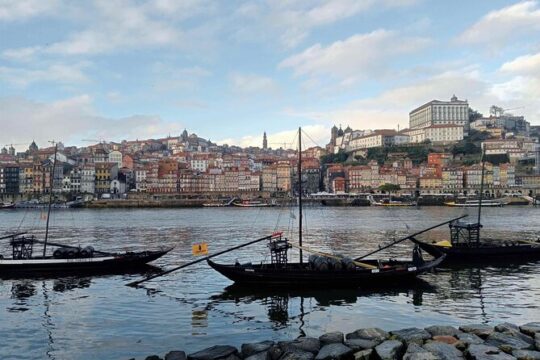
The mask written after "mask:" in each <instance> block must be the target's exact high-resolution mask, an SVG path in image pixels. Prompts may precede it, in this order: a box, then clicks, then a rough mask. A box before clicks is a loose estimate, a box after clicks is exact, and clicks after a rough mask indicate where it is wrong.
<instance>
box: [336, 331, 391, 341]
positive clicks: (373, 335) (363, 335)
mask: <svg viewBox="0 0 540 360" xmlns="http://www.w3.org/2000/svg"><path fill="white" fill-rule="evenodd" d="M346 338H347V339H365V340H373V341H379V342H382V341H384V340H386V339H388V333H387V332H386V331H384V330H381V329H379V328H367V329H358V330H356V331H354V332H352V333H349V334H347V336H346Z"/></svg>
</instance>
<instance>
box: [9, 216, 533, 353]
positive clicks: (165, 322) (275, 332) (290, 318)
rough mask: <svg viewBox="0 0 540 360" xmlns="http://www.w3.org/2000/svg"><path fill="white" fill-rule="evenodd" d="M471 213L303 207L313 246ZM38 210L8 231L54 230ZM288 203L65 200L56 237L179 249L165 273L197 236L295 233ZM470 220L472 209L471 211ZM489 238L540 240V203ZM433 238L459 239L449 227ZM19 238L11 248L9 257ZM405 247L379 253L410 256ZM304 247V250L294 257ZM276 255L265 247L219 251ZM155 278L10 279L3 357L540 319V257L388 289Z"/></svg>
mask: <svg viewBox="0 0 540 360" xmlns="http://www.w3.org/2000/svg"><path fill="white" fill-rule="evenodd" d="M468 211H470V212H471V216H472V215H473V214H474V210H472V209H471V210H463V209H455V208H444V207H421V208H392V209H388V208H374V207H362V208H325V207H309V208H306V209H305V213H306V228H305V238H304V245H305V246H307V247H310V248H313V249H319V250H324V251H327V252H339V253H343V254H350V255H361V254H363V253H366V252H368V251H370V250H373V249H376V248H377V247H378V246H379V244H384V243H386V242H388V241H389V240H391V239H395V238H399V237H400V236H404V235H406V234H408V233H411V232H413V231H414V230H420V229H422V228H425V227H428V226H431V225H434V224H437V223H439V222H442V221H444V220H447V219H449V218H452V217H456V216H460V215H462V214H464V213H467V212H468ZM40 215H41V214H40V212H39V210H29V211H20V210H14V211H2V212H0V234H5V233H7V232H12V231H17V230H18V229H21V230H25V231H30V232H32V233H35V234H43V232H44V231H43V229H44V221H43V219H42V217H41V216H40ZM296 217H297V215H295V212H294V211H293V210H291V209H289V208H259V209H241V208H201V209H149V210H142V209H141V210H139V209H138V210H123V209H114V210H112V209H111V210H58V211H56V212H53V216H52V218H51V223H52V227H51V232H50V234H51V235H50V239H51V240H53V239H54V240H53V241H55V242H61V243H65V244H72V245H93V246H94V247H95V248H98V249H102V250H118V251H124V250H141V249H147V248H155V247H158V246H161V245H165V246H175V249H174V250H173V251H172V252H171V253H170V254H168V255H167V256H165V257H163V258H161V259H159V260H158V261H156V262H155V263H154V265H155V266H158V267H161V268H163V269H166V268H170V267H173V266H175V265H178V264H181V263H183V262H186V261H190V260H193V259H194V257H193V256H192V255H191V245H192V244H195V243H200V242H206V243H208V246H209V251H210V253H212V252H217V251H219V250H222V249H226V248H228V247H231V246H234V245H237V244H241V243H243V242H246V241H249V240H252V239H255V238H259V237H262V236H265V235H268V234H270V233H272V232H273V231H275V230H282V231H285V234H287V235H289V236H290V238H291V239H294V238H295V236H296V229H295V222H296V220H295V218H296ZM471 220H472V219H471ZM482 222H483V224H484V233H483V234H485V235H486V236H493V237H504V238H506V239H529V240H535V239H537V238H538V237H540V208H533V207H505V208H485V209H483V221H482ZM422 238H423V239H447V238H448V228H447V227H442V228H440V229H438V230H437V231H432V232H430V233H429V234H427V235H423V236H422ZM7 245H8V244H7V243H5V242H4V243H3V244H0V249H1V250H2V253H3V254H4V255H7V254H9V251H10V249H9V247H8V246H7ZM411 249H412V246H411V244H409V243H402V244H400V245H397V246H395V247H392V248H390V249H389V250H387V251H385V252H383V253H381V254H380V255H379V256H378V257H380V258H389V257H394V256H395V257H398V258H409V257H410V252H411ZM290 256H291V257H296V256H297V255H296V253H295V252H294V251H293V252H292V254H291V255H290ZM265 259H266V260H268V252H267V249H266V248H265V246H264V244H262V243H261V244H256V245H253V246H251V247H247V248H243V249H241V250H239V251H236V252H234V253H229V254H225V255H223V256H221V257H219V258H217V259H216V261H218V262H234V261H235V260H239V261H240V262H248V261H251V262H254V263H255V262H259V261H262V260H265ZM143 275H144V274H128V275H110V276H99V277H85V278H72V277H64V278H57V279H4V280H1V279H0V314H1V315H0V358H10V359H46V358H50V359H71V358H78V359H127V358H131V357H135V358H137V359H140V358H143V359H144V357H145V356H147V355H150V354H161V355H163V354H165V353H166V352H168V351H170V350H175V349H176V350H186V351H187V352H193V351H197V350H200V349H202V348H205V347H208V346H212V345H216V344H230V345H235V346H239V345H241V344H242V343H245V342H254V341H261V340H267V339H272V340H281V339H291V338H294V337H297V336H300V335H308V336H309V335H319V334H322V333H324V332H328V331H334V330H340V331H345V332H348V331H353V330H355V329H358V328H362V327H371V326H377V327H381V328H383V329H386V330H393V329H399V328H404V327H410V326H416V327H424V326H429V325H433V324H437V323H445V324H455V325H459V324H462V323H469V322H482V323H497V322H500V321H510V322H516V323H524V322H528V321H532V320H537V321H538V320H540V310H539V309H540V263H529V264H522V265H520V266H512V267H506V268H497V267H482V268H472V269H457V270H456V269H454V270H445V269H441V270H438V271H437V272H436V273H434V274H426V275H423V276H422V281H420V282H418V283H417V284H415V285H414V286H409V287H403V288H398V289H390V290H388V289H387V290H381V289H379V290H368V289H354V290H338V289H325V290H317V291H316V290H287V291H264V290H263V289H259V290H252V291H246V290H242V289H238V288H235V287H231V282H230V281H229V280H227V279H226V278H224V277H222V276H221V275H220V274H218V273H216V272H214V271H213V270H212V269H210V268H209V267H208V266H207V265H206V264H205V263H200V264H197V265H194V266H192V267H189V268H186V269H184V270H181V271H178V272H175V273H172V274H169V275H168V276H165V277H161V278H158V279H155V280H152V281H150V282H148V283H146V284H145V285H144V286H143V287H142V288H131V287H127V286H124V285H125V284H126V283H128V282H130V281H134V280H136V279H139V278H141V277H142V276H143Z"/></svg>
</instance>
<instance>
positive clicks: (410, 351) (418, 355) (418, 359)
mask: <svg viewBox="0 0 540 360" xmlns="http://www.w3.org/2000/svg"><path fill="white" fill-rule="evenodd" d="M403 360H437V356H435V354H433V353H431V352H429V351H427V350H426V349H424V348H423V347H421V346H420V345H418V344H415V343H411V344H410V345H409V346H408V347H407V351H406V352H405V355H403Z"/></svg>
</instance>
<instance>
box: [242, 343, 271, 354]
mask: <svg viewBox="0 0 540 360" xmlns="http://www.w3.org/2000/svg"><path fill="white" fill-rule="evenodd" d="M272 345H274V342H273V341H262V342H258V343H249V344H242V347H241V350H242V356H243V357H248V356H251V355H255V354H257V353H260V352H263V351H267V350H268V349H270V348H271V347H272Z"/></svg>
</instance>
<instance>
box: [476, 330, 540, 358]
mask: <svg viewBox="0 0 540 360" xmlns="http://www.w3.org/2000/svg"><path fill="white" fill-rule="evenodd" d="M486 345H491V346H495V347H498V348H499V349H501V350H503V351H505V352H508V353H510V352H512V351H514V350H533V349H534V345H533V344H531V343H528V342H526V341H523V340H522V339H520V338H519V337H516V336H513V335H511V334H508V333H499V332H494V333H493V334H491V335H489V337H488V338H487V339H486Z"/></svg>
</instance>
